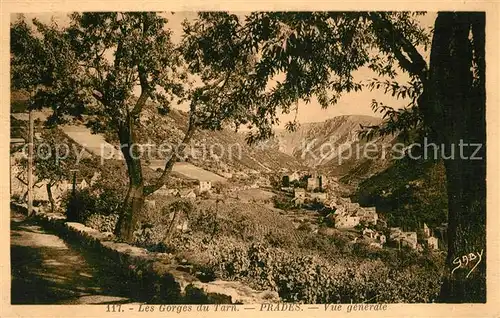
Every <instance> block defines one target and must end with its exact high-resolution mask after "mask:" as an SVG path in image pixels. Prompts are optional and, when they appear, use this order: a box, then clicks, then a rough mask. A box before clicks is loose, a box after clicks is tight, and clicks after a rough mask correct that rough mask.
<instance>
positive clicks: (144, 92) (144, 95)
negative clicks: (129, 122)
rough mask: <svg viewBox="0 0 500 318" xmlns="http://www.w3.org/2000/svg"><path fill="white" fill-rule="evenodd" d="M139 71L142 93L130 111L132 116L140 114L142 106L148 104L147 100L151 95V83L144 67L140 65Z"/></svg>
mask: <svg viewBox="0 0 500 318" xmlns="http://www.w3.org/2000/svg"><path fill="white" fill-rule="evenodd" d="M138 72H139V81H140V83H141V95H140V96H139V99H137V102H136V103H135V106H134V108H133V109H132V111H131V112H130V115H131V116H132V117H135V116H137V115H139V114H140V112H141V111H142V108H143V107H144V105H145V104H146V101H147V100H148V97H149V84H148V81H147V75H146V74H145V71H144V68H143V67H141V66H138Z"/></svg>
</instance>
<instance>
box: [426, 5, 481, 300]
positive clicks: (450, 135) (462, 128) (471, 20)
mask: <svg viewBox="0 0 500 318" xmlns="http://www.w3.org/2000/svg"><path fill="white" fill-rule="evenodd" d="M484 27H485V15H484V13H453V12H446V13H439V14H438V17H437V19H436V23H435V28H434V37H433V42H432V48H431V60H430V68H429V76H428V82H427V83H426V84H427V85H425V86H424V87H425V88H424V95H423V96H424V99H423V100H424V101H425V104H423V106H424V107H423V109H422V110H423V114H424V121H425V122H426V126H428V127H430V128H431V129H432V138H433V141H436V142H438V144H439V145H440V146H441V148H442V149H441V151H442V152H443V151H444V154H445V155H446V157H447V158H449V159H445V160H444V162H445V167H446V178H447V191H448V211H449V212H448V231H447V232H448V256H447V261H446V264H447V272H446V274H445V277H444V283H443V285H442V288H441V294H440V301H442V302H453V303H455V302H460V303H462V302H485V301H486V259H485V257H486V121H485V120H486V117H485V113H486V99H485V96H486V95H485V66H484V65H485V64H484V40H485V33H484ZM453 151H454V153H453ZM479 254H481V257H479ZM470 255H474V260H470V259H471V257H470ZM464 256H465V258H464ZM467 256H469V259H467V260H466V258H467Z"/></svg>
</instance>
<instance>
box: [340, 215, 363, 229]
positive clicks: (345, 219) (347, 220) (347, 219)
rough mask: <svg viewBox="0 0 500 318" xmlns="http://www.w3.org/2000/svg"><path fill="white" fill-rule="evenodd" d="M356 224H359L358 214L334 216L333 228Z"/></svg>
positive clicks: (350, 226)
mask: <svg viewBox="0 0 500 318" xmlns="http://www.w3.org/2000/svg"><path fill="white" fill-rule="evenodd" d="M358 224H359V217H358V216H351V215H336V216H335V228H337V229H349V228H353V227H355V226H356V225H358Z"/></svg>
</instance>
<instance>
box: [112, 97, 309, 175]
mask: <svg viewBox="0 0 500 318" xmlns="http://www.w3.org/2000/svg"><path fill="white" fill-rule="evenodd" d="M187 121H188V114H187V113H185V112H183V111H180V110H176V109H173V110H171V111H170V112H169V114H168V115H167V116H161V115H159V114H158V113H157V111H156V109H155V107H154V106H153V105H148V107H146V109H145V110H144V112H143V113H142V114H141V117H140V120H139V123H138V126H137V138H138V142H139V143H142V144H152V145H154V146H152V147H151V149H152V150H151V151H150V153H151V154H152V155H151V156H150V157H149V158H148V157H147V154H146V155H145V156H146V157H147V159H148V160H151V161H152V160H163V159H164V158H165V157H166V156H165V155H163V156H162V155H161V153H159V152H158V150H160V149H158V148H159V147H161V145H162V144H163V145H164V147H165V145H166V147H167V148H166V149H169V148H168V147H169V146H173V147H174V148H175V147H176V145H177V144H178V143H179V142H181V140H182V138H183V137H184V131H185V130H186V128H187ZM106 138H107V140H108V141H109V142H111V143H113V144H115V145H116V144H118V141H117V139H116V137H115V136H114V135H113V134H107V135H106ZM188 146H189V147H188V148H187V150H186V153H185V155H186V161H188V162H190V163H192V164H194V165H196V166H199V167H202V168H204V169H207V170H210V171H213V172H216V173H222V174H224V173H235V172H245V173H248V172H253V171H260V172H264V173H267V172H273V171H277V170H278V169H280V168H287V169H290V170H298V169H303V163H302V162H301V160H299V159H298V158H296V157H294V156H291V155H288V154H286V153H283V152H280V151H279V150H278V149H272V148H269V147H268V148H264V147H259V146H257V145H255V146H250V145H248V144H247V142H246V141H245V134H244V133H236V132H234V131H231V130H228V129H223V130H220V131H206V130H198V131H196V132H195V134H194V136H193V138H192V141H191V142H190V143H189V145H188ZM155 147H156V148H155ZM164 149H165V148H164Z"/></svg>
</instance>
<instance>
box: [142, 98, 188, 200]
mask: <svg viewBox="0 0 500 318" xmlns="http://www.w3.org/2000/svg"><path fill="white" fill-rule="evenodd" d="M195 111H196V104H195V102H194V101H192V102H191V106H190V109H189V124H188V129H187V131H186V134H185V135H184V138H183V139H182V142H181V143H180V145H179V146H178V147H177V151H178V152H179V153H172V155H171V156H170V159H169V160H168V161H167V163H166V164H165V168H164V169H163V173H162V174H161V176H160V177H159V178H158V179H157V180H156V182H155V183H154V184H152V185H149V186H145V187H144V195H150V194H152V193H153V192H155V191H156V190H158V189H160V188H161V187H162V186H163V185H164V184H165V182H166V181H167V178H168V176H169V175H170V172H171V171H172V168H173V167H174V164H175V163H176V162H177V158H178V156H179V155H180V154H181V153H182V152H184V149H185V148H186V144H187V143H188V142H189V141H190V140H191V138H192V137H193V135H194V132H195V130H196V118H195Z"/></svg>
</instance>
